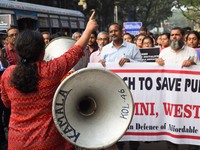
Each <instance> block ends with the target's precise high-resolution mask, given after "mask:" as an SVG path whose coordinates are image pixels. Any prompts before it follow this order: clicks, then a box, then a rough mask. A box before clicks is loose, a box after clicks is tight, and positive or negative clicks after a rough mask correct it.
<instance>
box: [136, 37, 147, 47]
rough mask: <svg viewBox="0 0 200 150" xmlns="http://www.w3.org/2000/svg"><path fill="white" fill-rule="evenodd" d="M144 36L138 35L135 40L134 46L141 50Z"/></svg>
mask: <svg viewBox="0 0 200 150" xmlns="http://www.w3.org/2000/svg"><path fill="white" fill-rule="evenodd" d="M145 36H146V35H145V34H138V35H137V38H136V45H137V47H138V48H142V40H143V39H144V38H145Z"/></svg>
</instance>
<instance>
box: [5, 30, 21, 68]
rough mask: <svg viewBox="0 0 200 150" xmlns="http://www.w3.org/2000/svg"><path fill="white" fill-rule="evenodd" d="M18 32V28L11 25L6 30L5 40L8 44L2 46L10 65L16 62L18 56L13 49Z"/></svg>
mask: <svg viewBox="0 0 200 150" xmlns="http://www.w3.org/2000/svg"><path fill="white" fill-rule="evenodd" d="M18 33H19V30H18V29H17V28H15V27H11V28H9V29H8V30H7V35H8V37H7V42H8V44H7V45H6V46H5V47H4V49H5V51H6V57H7V60H8V61H9V63H10V64H11V65H15V64H17V62H18V60H19V57H18V55H17V53H16V51H15V39H16V37H17V35H18Z"/></svg>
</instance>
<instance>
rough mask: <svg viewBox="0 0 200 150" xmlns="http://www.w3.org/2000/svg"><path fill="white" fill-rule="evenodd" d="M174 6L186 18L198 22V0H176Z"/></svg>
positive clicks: (199, 9)
mask: <svg viewBox="0 0 200 150" xmlns="http://www.w3.org/2000/svg"><path fill="white" fill-rule="evenodd" d="M176 7H177V8H179V9H180V10H181V11H182V13H183V15H184V16H185V17H186V18H187V19H189V20H191V21H193V22H195V23H200V0H177V1H176Z"/></svg>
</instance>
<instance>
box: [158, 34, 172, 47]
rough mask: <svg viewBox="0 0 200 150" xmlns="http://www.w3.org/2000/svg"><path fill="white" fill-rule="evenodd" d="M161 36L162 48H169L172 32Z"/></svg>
mask: <svg viewBox="0 0 200 150" xmlns="http://www.w3.org/2000/svg"><path fill="white" fill-rule="evenodd" d="M160 36H161V48H160V50H163V49H164V48H167V47H169V45H170V33H163V34H161V35H160Z"/></svg>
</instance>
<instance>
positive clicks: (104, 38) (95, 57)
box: [90, 31, 109, 63]
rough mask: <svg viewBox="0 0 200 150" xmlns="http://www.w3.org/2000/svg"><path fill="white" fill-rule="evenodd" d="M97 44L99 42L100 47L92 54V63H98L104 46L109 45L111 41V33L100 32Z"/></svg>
mask: <svg viewBox="0 0 200 150" xmlns="http://www.w3.org/2000/svg"><path fill="white" fill-rule="evenodd" d="M96 41H97V44H98V47H99V49H98V50H97V51H95V52H93V53H92V54H91V55H90V63H98V62H99V60H100V59H101V55H100V54H101V50H102V48H103V47H104V46H105V45H107V44H108V43H109V35H108V33H107V32H104V31H102V32H100V33H99V34H98V35H97V40H96Z"/></svg>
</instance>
